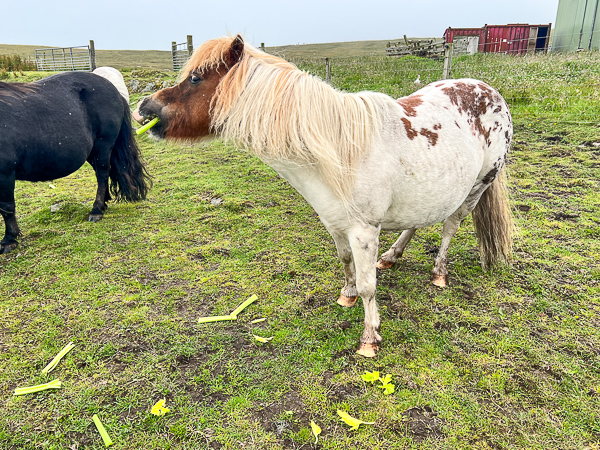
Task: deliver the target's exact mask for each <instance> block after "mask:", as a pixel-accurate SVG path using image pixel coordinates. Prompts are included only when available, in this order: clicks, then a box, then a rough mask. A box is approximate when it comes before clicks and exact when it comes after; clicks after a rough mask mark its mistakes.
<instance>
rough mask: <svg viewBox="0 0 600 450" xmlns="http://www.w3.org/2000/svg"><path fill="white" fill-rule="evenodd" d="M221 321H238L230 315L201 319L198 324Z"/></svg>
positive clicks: (234, 316)
mask: <svg viewBox="0 0 600 450" xmlns="http://www.w3.org/2000/svg"><path fill="white" fill-rule="evenodd" d="M221 320H237V316H236V315H233V314H230V315H228V316H213V317H200V318H199V319H198V323H208V322H219V321H221Z"/></svg>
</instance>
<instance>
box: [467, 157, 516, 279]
mask: <svg viewBox="0 0 600 450" xmlns="http://www.w3.org/2000/svg"><path fill="white" fill-rule="evenodd" d="M471 214H472V216H473V223H474V225H475V234H476V235H477V240H478V241H479V254H480V258H481V266H482V267H483V269H484V270H487V269H489V268H490V267H492V266H495V265H498V264H500V263H508V262H509V261H510V259H511V256H512V235H513V232H514V223H513V219H512V214H511V212H510V207H509V204H508V192H507V189H506V173H505V169H502V170H501V171H500V173H499V174H498V176H497V177H496V179H495V180H494V181H493V182H492V184H491V185H490V186H489V187H488V188H487V189H486V190H485V191H484V192H483V195H482V196H481V199H479V202H478V203H477V205H476V206H475V209H473V212H472V213H471Z"/></svg>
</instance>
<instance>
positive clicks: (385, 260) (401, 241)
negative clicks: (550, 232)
mask: <svg viewBox="0 0 600 450" xmlns="http://www.w3.org/2000/svg"><path fill="white" fill-rule="evenodd" d="M415 231H417V229H416V228H410V229H408V230H404V231H403V232H402V234H400V237H399V238H398V240H397V241H396V242H394V245H392V247H391V248H390V249H389V250H388V251H387V252H385V253H384V254H383V255H381V259H379V261H377V268H378V269H389V268H390V267H393V265H394V264H396V261H398V259H399V258H400V257H401V256H402V254H403V253H404V249H405V248H406V246H407V245H408V243H409V242H410V240H411V239H412V237H413V236H414V235H415Z"/></svg>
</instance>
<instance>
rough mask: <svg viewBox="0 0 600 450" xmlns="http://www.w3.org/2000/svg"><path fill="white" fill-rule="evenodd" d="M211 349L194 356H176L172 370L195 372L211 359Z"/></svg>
mask: <svg viewBox="0 0 600 450" xmlns="http://www.w3.org/2000/svg"><path fill="white" fill-rule="evenodd" d="M210 353H211V352H210V351H209V350H206V351H203V352H202V353H199V354H197V355H192V356H185V355H179V356H178V357H177V358H175V363H174V364H172V365H171V370H172V371H180V372H184V373H185V372H195V371H196V370H197V369H199V368H200V367H204V364H205V363H206V361H208V359H209V357H210V356H209V355H210Z"/></svg>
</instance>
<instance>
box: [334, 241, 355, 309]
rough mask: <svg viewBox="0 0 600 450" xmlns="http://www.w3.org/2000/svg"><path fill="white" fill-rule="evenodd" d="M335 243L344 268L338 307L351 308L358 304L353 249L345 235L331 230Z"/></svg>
mask: <svg viewBox="0 0 600 450" xmlns="http://www.w3.org/2000/svg"><path fill="white" fill-rule="evenodd" d="M330 233H331V236H332V237H333V240H334V241H335V247H336V248H337V251H338V256H339V258H340V261H341V263H342V266H343V267H344V281H345V282H344V287H343V288H342V290H341V292H340V296H339V298H338V300H337V303H338V305H340V306H343V307H345V308H350V307H352V306H354V305H355V304H356V296H357V293H356V269H355V267H354V259H353V258H352V248H351V247H350V242H348V236H347V235H346V234H344V233H341V232H337V231H332V230H330Z"/></svg>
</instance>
